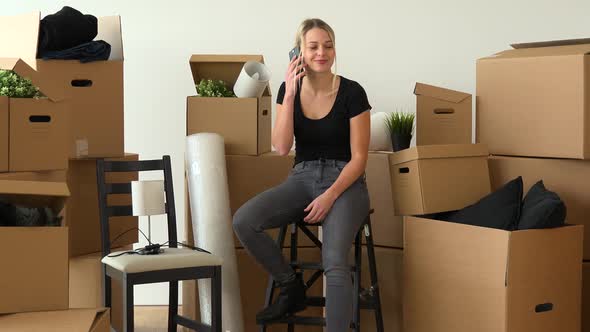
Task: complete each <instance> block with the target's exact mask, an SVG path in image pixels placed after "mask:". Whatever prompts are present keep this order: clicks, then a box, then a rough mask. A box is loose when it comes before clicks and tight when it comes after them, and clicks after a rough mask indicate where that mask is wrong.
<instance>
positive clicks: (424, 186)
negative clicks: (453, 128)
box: [389, 144, 490, 215]
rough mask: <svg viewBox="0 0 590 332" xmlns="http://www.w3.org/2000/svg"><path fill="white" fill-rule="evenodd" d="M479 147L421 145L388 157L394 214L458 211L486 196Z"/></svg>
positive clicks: (484, 169) (485, 154)
mask: <svg viewBox="0 0 590 332" xmlns="http://www.w3.org/2000/svg"><path fill="white" fill-rule="evenodd" d="M487 158H488V150H487V148H486V146H485V145H483V144H453V145H424V146H416V147H413V148H410V149H406V150H402V151H400V152H396V153H394V154H391V155H390V158H389V162H390V165H391V167H390V171H391V186H392V194H393V205H394V206H395V213H396V214H397V215H423V214H429V213H436V212H443V211H451V210H458V209H462V208H464V207H466V206H468V205H470V204H473V203H475V202H477V201H478V200H480V199H481V198H482V197H484V196H485V195H487V194H489V193H490V175H489V170H488V159H487Z"/></svg>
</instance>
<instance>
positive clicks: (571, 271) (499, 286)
mask: <svg viewBox="0 0 590 332" xmlns="http://www.w3.org/2000/svg"><path fill="white" fill-rule="evenodd" d="M582 228H583V226H580V225H568V226H565V227H559V228H553V229H541V230H524V231H514V232H507V231H503V230H498V229H492V228H484V227H476V226H470V225H463V224H457V223H450V222H443V221H437V220H430V219H423V218H415V217H407V218H406V219H405V224H404V261H403V262H404V263H403V285H404V295H403V299H404V300H403V301H404V302H403V310H404V330H405V331H406V332H426V331H441V332H446V331H449V332H450V331H453V332H463V331H465V332H467V331H482V332H487V331H490V332H492V331H493V332H498V331H547V332H549V331H564V332H567V331H572V332H574V331H580V328H581V326H580V321H581V317H580V303H581V302H580V301H581V291H582V289H581V286H582V285H581V276H582V237H583V229H582ZM546 303H550V304H552V306H553V307H552V310H549V311H542V312H535V311H536V309H537V308H540V307H539V305H541V304H546Z"/></svg>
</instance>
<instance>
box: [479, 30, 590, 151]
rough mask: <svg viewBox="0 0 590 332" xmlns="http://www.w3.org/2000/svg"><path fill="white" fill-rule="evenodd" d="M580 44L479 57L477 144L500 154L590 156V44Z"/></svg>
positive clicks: (532, 46)
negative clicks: (484, 144)
mask: <svg viewBox="0 0 590 332" xmlns="http://www.w3.org/2000/svg"><path fill="white" fill-rule="evenodd" d="M568 42H569V43H571V45H566V44H567V43H568ZM577 42H578V41H567V42H549V43H542V44H535V43H532V44H527V45H514V49H511V50H506V51H503V52H499V53H496V54H494V55H492V56H489V57H485V58H482V59H479V60H478V61H477V103H476V107H477V121H476V122H477V132H476V135H477V142H479V143H486V144H487V145H488V146H489V149H490V153H492V154H497V155H513V156H531V157H555V158H576V159H589V158H590V134H589V131H590V122H589V120H588V119H590V116H589V115H588V107H587V104H586V101H587V100H588V96H589V92H588V91H589V90H588V88H587V87H588V80H589V79H590V55H588V53H589V52H590V44H588V41H587V40H586V41H585V42H586V44H576V43H577ZM541 46H542V47H541Z"/></svg>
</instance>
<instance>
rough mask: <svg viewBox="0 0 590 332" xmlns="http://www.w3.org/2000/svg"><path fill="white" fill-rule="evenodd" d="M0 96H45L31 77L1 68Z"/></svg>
mask: <svg viewBox="0 0 590 332" xmlns="http://www.w3.org/2000/svg"><path fill="white" fill-rule="evenodd" d="M0 96H6V97H11V98H39V97H43V95H42V94H41V92H40V91H39V88H37V87H36V86H34V85H33V82H31V80H30V79H28V78H24V77H20V76H19V75H17V74H16V73H15V72H13V71H11V70H2V69H0Z"/></svg>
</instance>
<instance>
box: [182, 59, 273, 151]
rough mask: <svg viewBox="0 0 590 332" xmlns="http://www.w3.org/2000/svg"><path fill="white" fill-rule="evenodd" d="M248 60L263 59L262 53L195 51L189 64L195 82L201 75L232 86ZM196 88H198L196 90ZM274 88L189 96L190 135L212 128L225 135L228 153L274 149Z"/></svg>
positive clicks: (188, 130)
mask: <svg viewBox="0 0 590 332" xmlns="http://www.w3.org/2000/svg"><path fill="white" fill-rule="evenodd" d="M247 61H258V62H262V63H264V59H263V57H262V55H193V56H191V58H190V67H191V71H192V74H193V80H194V83H195V84H198V83H199V82H200V81H201V79H216V80H223V81H225V82H226V84H227V85H228V88H229V89H233V86H234V84H235V82H236V80H237V78H238V76H239V74H240V71H241V70H242V67H243V65H244V63H246V62H247ZM195 92H196V90H195ZM271 102H272V99H271V92H270V87H269V86H267V87H266V89H265V90H264V93H263V94H262V97H261V98H216V97H200V96H189V97H187V115H186V119H187V127H186V133H187V135H191V134H195V133H199V132H213V133H218V134H220V135H221V136H223V138H224V140H225V153H226V154H229V155H259V154H262V153H265V152H269V151H270V150H271V147H270V145H271V140H270V138H271V121H272V119H271V116H272V114H271V111H272V109H271Z"/></svg>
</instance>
